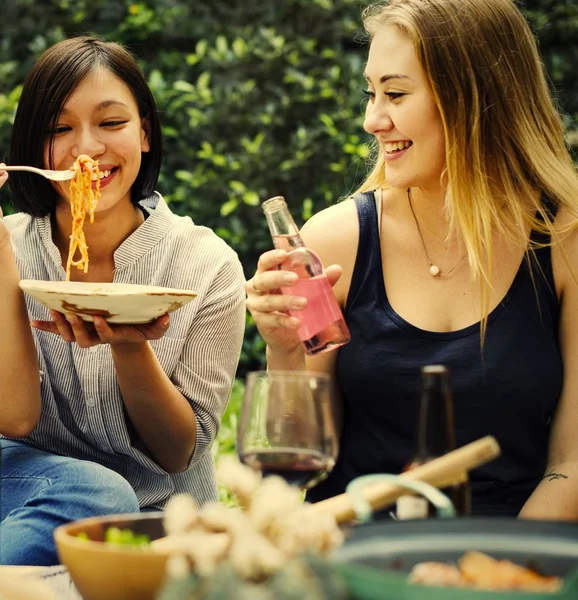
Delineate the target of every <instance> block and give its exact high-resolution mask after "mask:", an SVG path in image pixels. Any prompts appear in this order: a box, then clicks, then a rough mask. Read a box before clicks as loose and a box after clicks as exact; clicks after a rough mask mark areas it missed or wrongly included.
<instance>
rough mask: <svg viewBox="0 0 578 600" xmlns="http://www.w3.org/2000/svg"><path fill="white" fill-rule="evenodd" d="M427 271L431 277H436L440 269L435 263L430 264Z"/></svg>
mask: <svg viewBox="0 0 578 600" xmlns="http://www.w3.org/2000/svg"><path fill="white" fill-rule="evenodd" d="M429 272H430V275H431V276H432V277H437V276H438V275H439V274H440V272H441V271H440V268H439V267H438V266H437V265H431V267H430V268H429Z"/></svg>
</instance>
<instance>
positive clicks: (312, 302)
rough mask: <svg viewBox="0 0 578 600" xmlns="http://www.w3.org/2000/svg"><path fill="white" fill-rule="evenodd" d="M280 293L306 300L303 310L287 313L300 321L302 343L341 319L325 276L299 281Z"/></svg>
mask: <svg viewBox="0 0 578 600" xmlns="http://www.w3.org/2000/svg"><path fill="white" fill-rule="evenodd" d="M281 291H282V292H283V293H285V294H291V295H292V296H303V297H305V298H307V307H306V309H305V310H302V311H289V312H290V314H291V315H292V316H294V317H297V318H298V319H300V320H301V327H300V328H299V337H300V339H301V340H302V341H305V340H309V339H311V338H312V337H313V336H314V335H319V334H320V333H321V332H323V331H324V330H325V329H326V328H327V327H329V326H330V325H333V324H334V323H335V322H337V321H339V320H342V319H343V315H342V314H341V309H340V308H339V305H338V304H337V300H336V299H335V295H334V293H333V288H332V287H331V284H330V283H329V280H328V279H327V277H326V276H325V275H318V276H317V277H312V278H311V279H301V280H299V281H298V282H297V283H296V284H294V285H292V286H291V287H289V288H282V289H281Z"/></svg>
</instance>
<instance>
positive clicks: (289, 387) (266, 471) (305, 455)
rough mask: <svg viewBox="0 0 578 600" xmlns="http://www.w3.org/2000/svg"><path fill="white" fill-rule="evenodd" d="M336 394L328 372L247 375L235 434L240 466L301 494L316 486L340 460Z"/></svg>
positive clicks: (272, 372)
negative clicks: (281, 481)
mask: <svg viewBox="0 0 578 600" xmlns="http://www.w3.org/2000/svg"><path fill="white" fill-rule="evenodd" d="M332 395H333V394H332V382H331V378H330V377H329V375H327V374H325V373H313V372H307V371H254V372H252V373H249V374H248V375H247V379H246V386H245V396H244V399H243V404H242V407H241V415H240V419H239V428H238V432H237V451H238V454H239V459H240V460H241V462H243V463H245V464H246V465H248V466H250V467H251V468H253V469H255V470H259V471H261V472H262V473H263V476H267V475H279V476H281V477H283V479H285V481H287V483H289V484H291V485H294V486H296V487H300V488H302V489H309V488H310V487H313V486H314V485H316V484H317V483H318V482H319V481H321V480H322V479H324V478H325V477H326V476H327V474H328V473H329V472H330V471H331V470H332V469H333V466H334V465H335V460H336V459H337V451H338V441H337V433H336V428H335V423H334V418H333V406H332V400H333V398H332Z"/></svg>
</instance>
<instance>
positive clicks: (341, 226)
mask: <svg viewBox="0 0 578 600" xmlns="http://www.w3.org/2000/svg"><path fill="white" fill-rule="evenodd" d="M301 234H302V236H303V240H304V241H305V243H306V244H307V245H308V246H310V247H311V248H313V249H317V250H319V251H320V252H321V251H322V250H331V251H336V250H339V249H347V250H351V245H355V246H357V242H358V239H359V225H358V218H357V209H356V206H355V201H354V200H353V199H352V198H347V199H346V200H343V201H341V202H338V203H337V204H334V205H333V206H330V207H328V208H325V209H323V210H321V211H319V212H318V213H316V214H315V215H313V216H312V217H311V218H310V219H309V220H308V221H307V223H305V225H304V226H303V228H302V230H301Z"/></svg>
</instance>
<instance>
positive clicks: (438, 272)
mask: <svg viewBox="0 0 578 600" xmlns="http://www.w3.org/2000/svg"><path fill="white" fill-rule="evenodd" d="M407 199H408V200H409V207H410V209H411V214H412V215H413V220H414V221H415V226H416V228H417V232H418V233H419V237H420V239H421V245H422V246H423V251H424V254H425V256H426V258H427V262H428V263H429V272H430V275H431V276H432V277H438V276H439V275H449V274H450V273H451V272H452V271H453V270H454V269H455V268H456V267H457V266H458V265H459V264H460V263H461V262H462V260H464V258H465V257H466V256H467V255H468V253H467V251H466V253H465V254H464V255H463V256H462V257H461V258H460V260H458V262H457V263H456V264H455V265H454V266H453V267H452V268H451V269H450V270H449V271H446V272H445V273H442V270H441V269H440V268H439V267H438V266H437V265H434V263H433V262H432V261H431V258H430V257H429V254H428V253H427V248H426V247H425V242H424V239H423V235H422V233H421V229H420V227H419V222H418V220H417V217H416V216H415V211H414V210H413V205H412V203H411V191H410V188H407Z"/></svg>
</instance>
